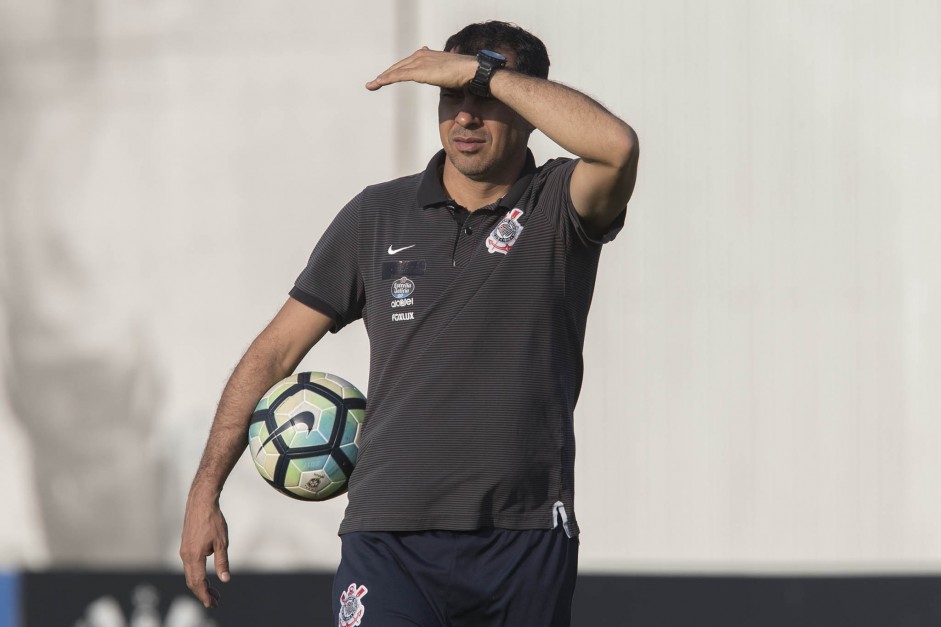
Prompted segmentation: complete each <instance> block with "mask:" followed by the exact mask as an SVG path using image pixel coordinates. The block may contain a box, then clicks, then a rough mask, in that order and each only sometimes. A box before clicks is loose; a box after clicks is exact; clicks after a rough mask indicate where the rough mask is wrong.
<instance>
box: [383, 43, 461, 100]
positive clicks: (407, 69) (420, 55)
mask: <svg viewBox="0 0 941 627" xmlns="http://www.w3.org/2000/svg"><path fill="white" fill-rule="evenodd" d="M434 54H436V53H435V52H434V51H432V50H431V48H429V47H428V46H422V47H421V48H420V49H419V50H416V51H415V52H413V53H412V54H410V55H409V56H407V57H405V58H404V59H402V60H400V61H398V62H397V63H394V64H392V65H390V66H389V67H388V68H386V69H385V71H383V72H382V73H380V74H379V76H377V77H376V78H374V79H373V80H371V81H369V82H368V83H366V89H368V90H369V91H376V90H377V89H379V88H381V87H383V86H385V85H391V84H392V83H399V82H402V81H409V80H416V81H418V82H427V81H424V80H421V77H422V76H423V73H422V69H423V68H426V67H427V66H426V65H425V64H424V59H425V57H428V56H429V55H434ZM437 54H443V53H437ZM426 71H427V70H426ZM416 72H418V73H417V74H416Z"/></svg>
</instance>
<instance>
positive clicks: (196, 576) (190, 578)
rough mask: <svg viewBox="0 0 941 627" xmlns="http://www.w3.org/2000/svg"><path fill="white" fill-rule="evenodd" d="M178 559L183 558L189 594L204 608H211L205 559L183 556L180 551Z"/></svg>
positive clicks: (211, 600)
mask: <svg viewBox="0 0 941 627" xmlns="http://www.w3.org/2000/svg"><path fill="white" fill-rule="evenodd" d="M180 557H182V558H183V573H184V575H185V577H186V587H187V588H189V589H190V592H192V593H193V594H194V595H195V596H196V598H197V599H199V601H200V603H202V604H203V605H204V606H205V607H207V608H208V607H212V606H213V605H212V602H213V598H212V594H211V592H210V590H211V588H210V587H209V580H208V579H206V561H205V560H206V558H205V557H202V556H192V555H188V554H184V551H183V550H181V551H180ZM194 558H195V559H194ZM216 594H218V593H216Z"/></svg>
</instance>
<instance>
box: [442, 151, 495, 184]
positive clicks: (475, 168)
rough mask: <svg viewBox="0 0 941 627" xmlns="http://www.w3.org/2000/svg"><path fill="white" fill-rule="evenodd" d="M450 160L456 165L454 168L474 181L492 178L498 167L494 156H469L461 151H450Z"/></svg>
mask: <svg viewBox="0 0 941 627" xmlns="http://www.w3.org/2000/svg"><path fill="white" fill-rule="evenodd" d="M448 161H450V162H451V165H453V166H454V169H455V170H457V171H458V172H460V173H461V174H462V175H463V176H466V177H467V178H469V179H470V180H472V181H487V180H490V178H492V177H491V174H493V172H494V170H495V169H496V160H495V159H493V158H492V157H490V158H482V157H480V156H479V155H475V156H472V157H469V158H466V157H464V155H462V154H461V153H460V152H457V153H456V154H455V152H451V151H448Z"/></svg>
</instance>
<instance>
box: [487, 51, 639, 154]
mask: <svg viewBox="0 0 941 627" xmlns="http://www.w3.org/2000/svg"><path fill="white" fill-rule="evenodd" d="M490 90H491V93H492V94H493V96H494V97H495V98H497V99H499V100H501V101H502V102H504V103H505V104H506V105H508V106H509V107H510V108H511V109H513V110H514V111H516V112H517V113H518V114H520V115H521V116H522V117H523V118H525V119H526V120H527V121H528V122H529V123H530V124H532V125H533V126H534V127H536V128H537V129H539V130H540V131H542V132H543V133H544V134H545V135H546V136H547V137H548V138H549V139H551V140H552V141H554V142H555V143H557V144H558V145H559V146H561V147H562V148H564V149H565V150H567V151H569V152H571V153H572V154H574V155H577V156H578V157H580V158H581V159H582V160H583V161H585V162H587V163H596V164H601V165H606V166H611V167H617V168H620V167H624V166H625V164H627V163H629V162H630V160H631V157H632V153H633V151H634V149H635V145H636V136H635V134H634V131H633V129H631V127H630V126H628V125H627V124H626V123H625V122H623V121H622V120H620V119H618V118H617V117H616V116H615V115H613V114H612V113H610V112H609V111H608V110H607V109H605V108H604V107H602V106H601V105H600V104H599V103H597V102H595V101H594V100H592V99H591V98H589V97H588V96H586V95H585V94H583V93H581V92H579V91H576V90H574V89H571V88H569V87H566V86H565V85H562V84H560V83H554V82H552V81H548V80H543V79H540V78H535V77H532V76H527V75H525V74H520V73H519V72H514V71H510V70H501V71H498V72H496V73H495V74H494V75H493V79H492V80H491V83H490Z"/></svg>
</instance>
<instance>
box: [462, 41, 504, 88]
mask: <svg viewBox="0 0 941 627" xmlns="http://www.w3.org/2000/svg"><path fill="white" fill-rule="evenodd" d="M505 66H506V57H505V56H503V55H502V54H500V53H499V52H494V51H493V50H481V51H479V52H478V53H477V73H476V74H475V75H474V78H473V79H472V80H471V82H469V83H468V84H467V91H469V92H470V93H472V94H474V95H475V96H479V97H480V98H490V79H491V78H493V73H494V72H496V71H497V70H499V69H500V68H502V67H505Z"/></svg>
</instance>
